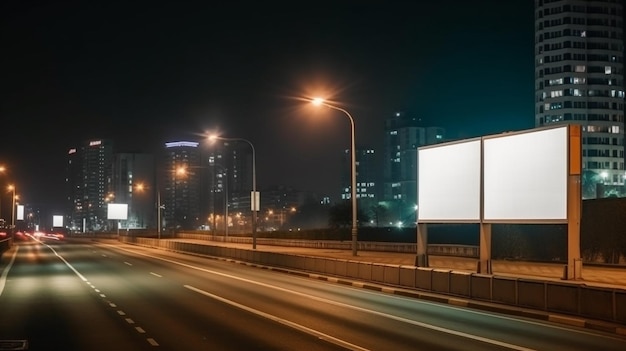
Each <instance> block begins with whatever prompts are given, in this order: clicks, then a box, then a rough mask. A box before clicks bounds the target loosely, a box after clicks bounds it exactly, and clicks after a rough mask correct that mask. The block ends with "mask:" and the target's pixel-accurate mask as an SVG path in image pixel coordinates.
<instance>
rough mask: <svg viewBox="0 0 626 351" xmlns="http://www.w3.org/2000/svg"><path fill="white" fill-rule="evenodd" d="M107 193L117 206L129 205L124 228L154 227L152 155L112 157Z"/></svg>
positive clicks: (155, 187) (155, 219)
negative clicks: (119, 204)
mask: <svg viewBox="0 0 626 351" xmlns="http://www.w3.org/2000/svg"><path fill="white" fill-rule="evenodd" d="M109 193H110V194H112V196H113V198H114V199H115V202H116V203H121V204H126V205H128V219H127V220H126V221H125V223H124V225H123V226H124V227H125V228H128V229H135V228H157V226H156V224H157V217H158V216H157V212H156V203H157V199H156V196H157V182H156V178H155V165H154V156H153V155H152V154H145V153H116V154H114V155H113V164H112V167H111V184H110V187H109Z"/></svg>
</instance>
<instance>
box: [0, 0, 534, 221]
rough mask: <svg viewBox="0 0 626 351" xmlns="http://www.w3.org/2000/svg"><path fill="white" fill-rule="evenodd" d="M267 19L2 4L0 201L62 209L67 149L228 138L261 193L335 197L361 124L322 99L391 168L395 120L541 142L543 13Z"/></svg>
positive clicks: (341, 9)
mask: <svg viewBox="0 0 626 351" xmlns="http://www.w3.org/2000/svg"><path fill="white" fill-rule="evenodd" d="M260 3H261V2H256V1H255V2H249V3H248V2H236V1H233V2H229V4H228V5H225V4H215V2H209V1H202V2H200V1H194V2H185V1H172V2H163V1H150V2H133V1H122V2H116V1H106V2H101V1H82V2H50V1H19V0H5V1H2V3H1V4H0V17H1V26H2V27H1V28H2V29H1V33H0V35H1V36H2V49H1V52H2V55H0V62H1V68H0V69H1V71H2V76H1V77H0V84H1V86H2V94H1V97H0V99H1V104H0V113H1V115H2V122H1V127H0V128H1V129H0V133H1V134H0V164H4V165H5V166H6V167H7V168H8V169H9V172H8V174H6V175H4V176H2V178H0V185H1V186H3V187H4V186H5V184H6V183H7V182H9V181H10V182H15V183H16V184H17V186H18V192H19V193H20V194H21V196H22V198H23V199H24V201H25V202H28V203H33V204H36V205H42V206H44V205H45V206H51V207H54V208H62V201H63V196H64V193H63V182H64V177H65V173H64V165H65V160H66V159H65V155H66V152H67V150H68V149H69V148H70V147H74V146H77V145H78V144H80V143H82V142H84V141H86V140H89V139H92V138H110V139H113V140H114V141H115V143H116V146H117V147H116V151H119V152H149V153H154V152H156V151H157V150H158V148H160V147H161V145H162V144H163V143H164V142H166V141H174V140H182V139H196V138H199V137H200V136H201V135H203V134H206V133H208V132H211V131H217V132H219V133H220V134H221V135H222V136H224V137H232V138H245V139H247V140H249V141H251V142H252V143H253V144H254V146H255V149H256V153H257V176H258V187H259V188H260V189H262V188H264V187H267V186H270V185H277V184H283V185H288V186H293V187H295V188H297V189H300V190H310V191H315V192H317V193H319V194H330V195H335V194H337V193H338V188H339V174H340V172H341V169H340V162H339V159H340V155H341V150H343V149H345V148H349V145H350V124H349V120H348V118H347V117H346V116H345V115H343V114H342V113H341V112H339V111H334V110H329V109H320V108H317V109H316V108H315V107H313V106H311V105H309V104H307V103H306V102H304V101H302V98H306V97H314V96H318V95H319V96H324V97H327V98H328V99H331V100H332V101H333V104H336V105H337V106H341V107H343V108H345V109H346V110H348V111H349V112H350V113H351V114H352V116H353V117H354V119H355V125H356V141H357V144H358V145H367V146H371V147H374V148H375V149H376V151H377V153H378V154H379V155H382V153H383V149H382V145H383V137H384V132H383V128H384V120H385V118H386V117H389V116H391V115H392V114H393V113H394V112H395V111H406V112H410V113H412V114H414V115H416V116H418V117H420V118H422V119H423V120H424V121H426V122H427V125H437V126H441V127H444V128H446V130H447V133H448V137H449V138H452V139H458V138H466V137H474V136H479V135H485V134H493V133H500V132H503V131H507V130H520V129H527V128H532V127H533V126H534V115H533V106H534V99H533V91H534V88H533V84H534V83H533V79H534V78H533V77H534V65H533V61H534V56H533V55H534V53H533V41H534V39H533V38H534V33H533V27H534V15H533V2H532V1H527V0H523V1H522V0H516V1H501V0H493V1H492V0H481V1H463V0H460V1H445V0H442V1H432V2H429V4H424V2H421V1H420V2H415V4H411V2H409V1H401V2H395V1H385V2H384V4H382V2H380V3H381V4H377V5H364V4H360V3H373V2H367V1H361V2H357V1H350V2H348V1H344V2H341V1H336V2H328V3H324V2H321V3H320V2H315V3H300V2H279V3H278V4H277V5H268V4H267V3H265V2H262V3H263V4H262V5H261V4H260ZM381 167H382V164H381ZM4 197H6V195H3V198H4Z"/></svg>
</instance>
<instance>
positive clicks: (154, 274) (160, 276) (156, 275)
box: [150, 272, 163, 278]
mask: <svg viewBox="0 0 626 351" xmlns="http://www.w3.org/2000/svg"><path fill="white" fill-rule="evenodd" d="M150 274H152V275H153V276H155V277H159V278H163V276H162V275H160V274H156V273H154V272H150Z"/></svg>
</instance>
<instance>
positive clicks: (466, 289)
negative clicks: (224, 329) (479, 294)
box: [450, 271, 472, 297]
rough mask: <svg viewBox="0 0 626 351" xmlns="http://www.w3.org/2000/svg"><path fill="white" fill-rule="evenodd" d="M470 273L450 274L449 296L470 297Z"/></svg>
mask: <svg viewBox="0 0 626 351" xmlns="http://www.w3.org/2000/svg"><path fill="white" fill-rule="evenodd" d="M471 277H472V273H467V272H454V271H453V272H450V294H454V295H459V296H465V297H469V296H472V295H471V292H472V288H471V279H470V278H471Z"/></svg>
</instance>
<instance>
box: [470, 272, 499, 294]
mask: <svg viewBox="0 0 626 351" xmlns="http://www.w3.org/2000/svg"><path fill="white" fill-rule="evenodd" d="M492 282H493V280H492V279H491V276H490V275H486V274H478V273H474V274H472V275H470V286H471V291H470V295H469V296H470V297H471V298H473V299H478V300H485V301H492V295H491V290H492V287H491V284H492Z"/></svg>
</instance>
